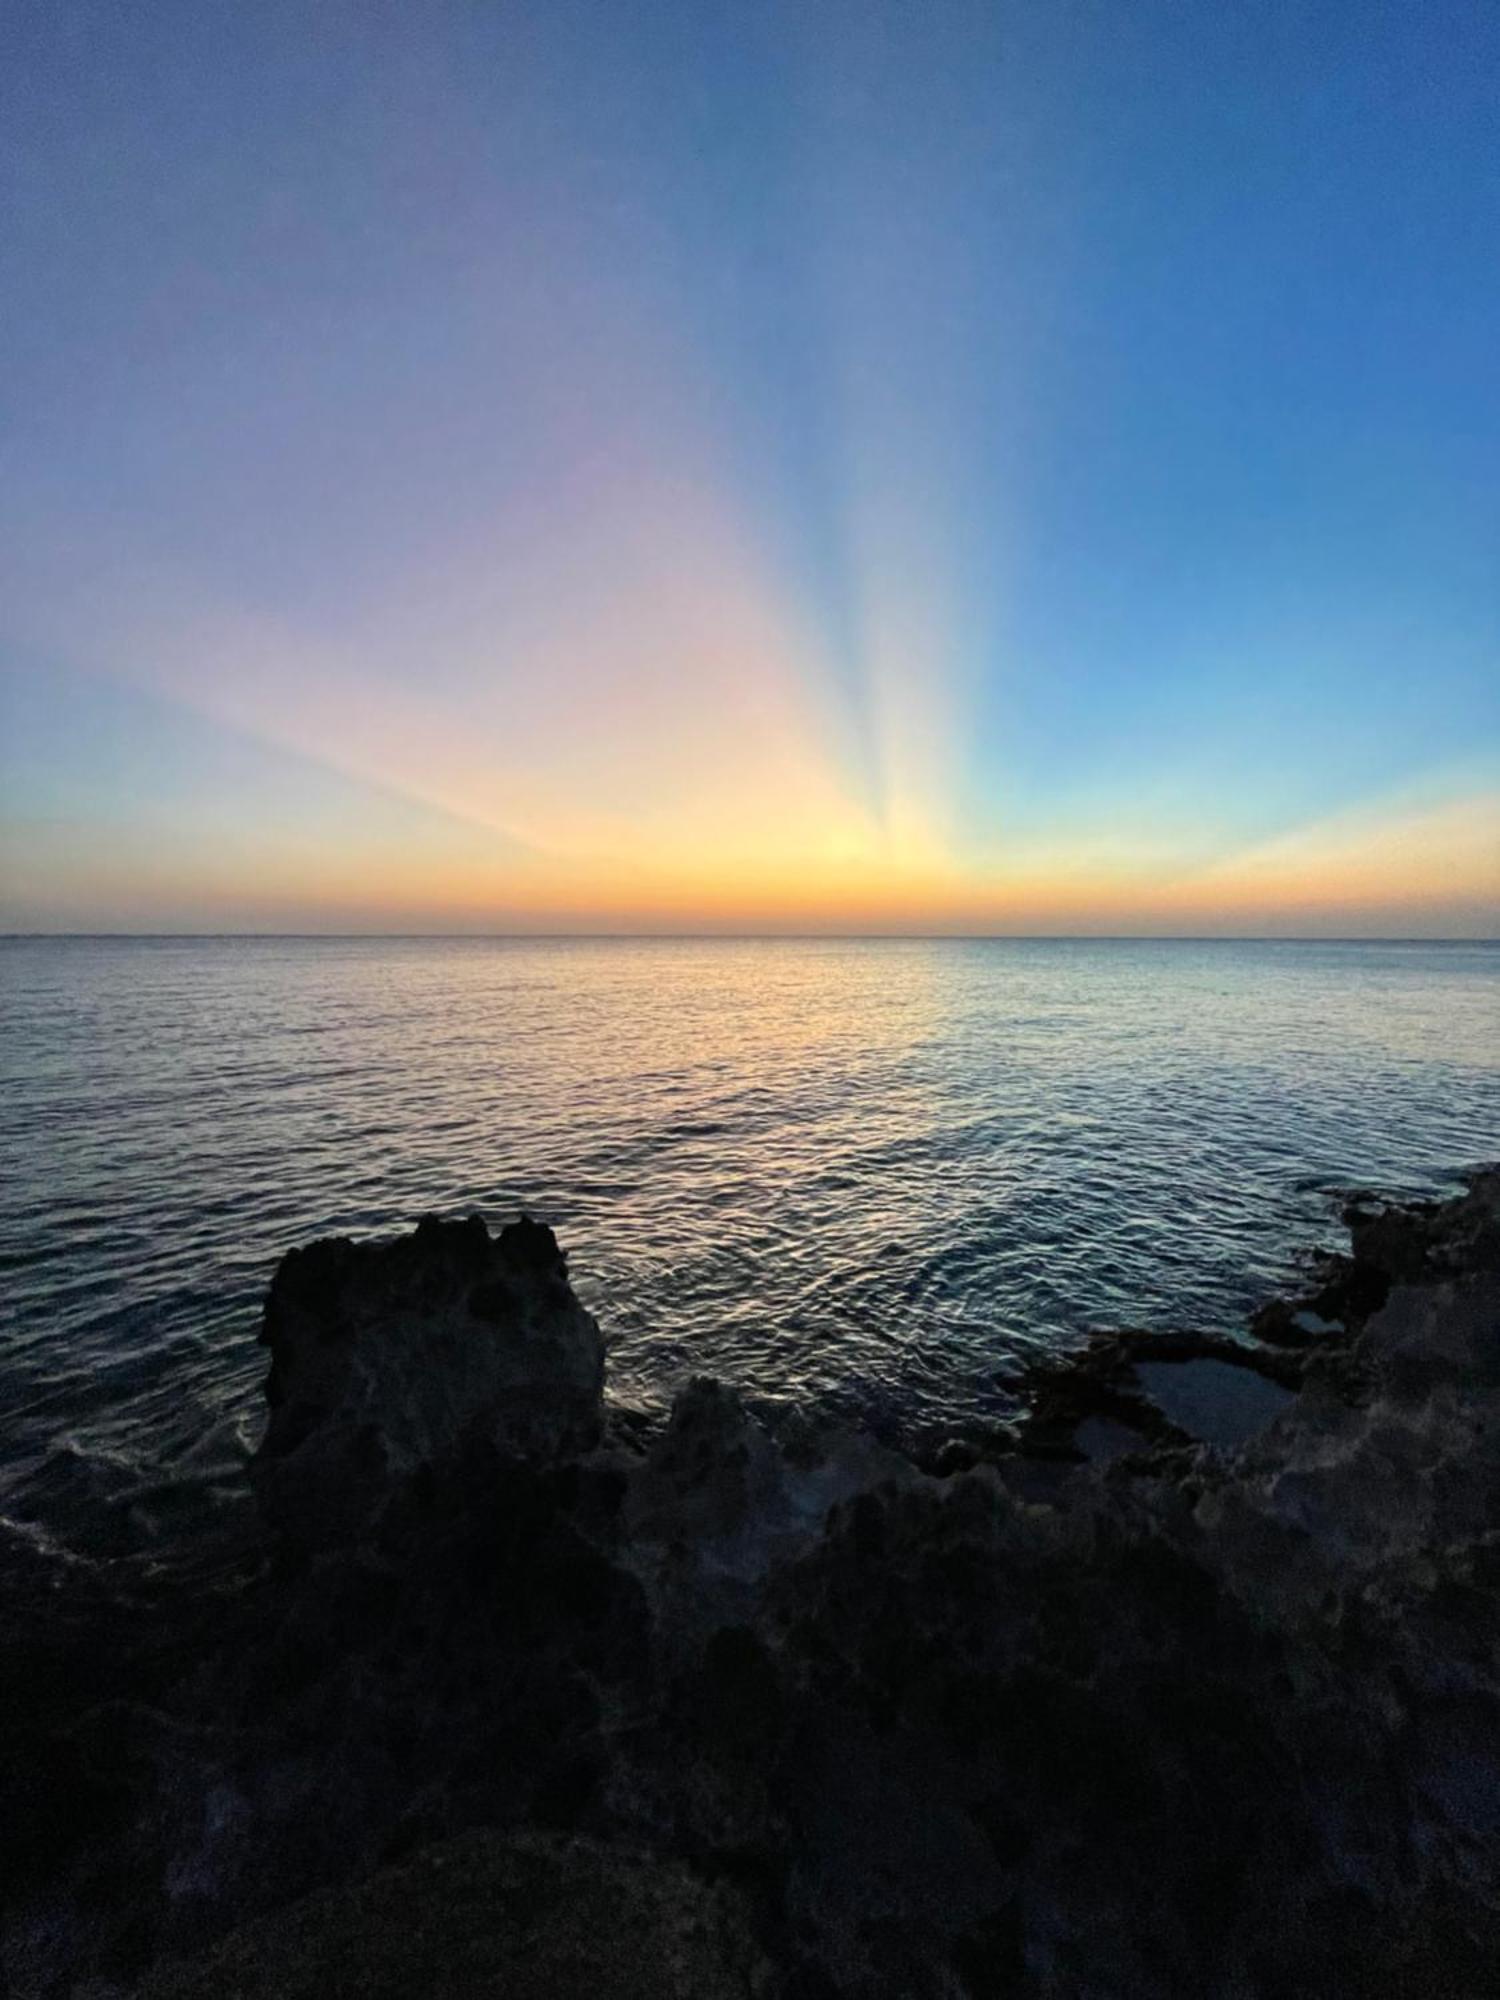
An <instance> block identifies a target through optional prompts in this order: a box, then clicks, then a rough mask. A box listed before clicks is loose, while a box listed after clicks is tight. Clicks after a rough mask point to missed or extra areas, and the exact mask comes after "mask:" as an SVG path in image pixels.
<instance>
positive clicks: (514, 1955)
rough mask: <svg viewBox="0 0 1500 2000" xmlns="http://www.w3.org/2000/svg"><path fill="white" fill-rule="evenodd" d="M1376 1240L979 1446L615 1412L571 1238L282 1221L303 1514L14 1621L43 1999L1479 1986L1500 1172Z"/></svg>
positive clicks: (275, 1353) (1163, 1992)
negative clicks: (384, 1233) (1263, 1304)
mask: <svg viewBox="0 0 1500 2000" xmlns="http://www.w3.org/2000/svg"><path fill="white" fill-rule="evenodd" d="M1350 1222H1351V1254H1350V1255H1349V1256H1348V1257H1346V1258H1343V1259H1330V1260H1327V1261H1325V1263H1324V1264H1323V1266H1322V1267H1321V1268H1320V1269H1319V1270H1318V1271H1317V1272H1316V1273H1315V1274H1314V1281H1313V1285H1312V1288H1311V1290H1310V1291H1309V1294H1308V1296H1307V1297H1306V1298H1303V1299H1298V1300H1290V1301H1286V1302H1284V1304H1282V1305H1280V1306H1278V1307H1277V1308H1276V1309H1274V1310H1272V1309H1268V1310H1267V1311H1266V1312H1265V1313H1263V1314H1262V1315H1261V1316H1260V1320H1259V1322H1258V1326H1259V1328H1260V1331H1261V1332H1262V1333H1263V1334H1264V1335H1265V1336H1266V1337H1265V1338H1254V1337H1248V1336H1247V1339H1246V1340H1245V1341H1242V1342H1233V1341H1224V1340H1221V1339H1204V1338H1200V1337H1199V1336H1196V1335H1190V1334H1181V1335H1177V1336H1172V1337H1167V1338H1161V1337H1155V1338H1153V1337H1152V1336H1150V1335H1147V1334H1145V1333H1127V1334H1122V1335H1113V1336H1104V1337H1101V1338H1100V1339H1099V1340H1097V1341H1096V1342H1094V1343H1093V1344H1092V1345H1091V1347H1090V1348H1089V1350H1088V1351H1087V1352H1086V1353H1085V1354H1084V1355H1082V1356H1081V1357H1080V1358H1079V1359H1078V1360H1077V1361H1075V1362H1073V1363H1071V1364H1067V1365H1064V1366H1061V1367H1052V1368H1049V1369H1048V1370H1046V1371H1045V1372H1044V1373H1042V1374H1041V1375H1040V1378H1039V1380H1038V1383H1037V1387H1036V1395H1035V1399H1034V1406H1033V1414H1032V1416H1031V1418H1030V1420H1029V1422H1028V1423H1027V1424H1026V1425H1024V1426H1022V1427H1021V1428H1020V1430H1019V1432H1018V1433H1016V1434H1014V1435H1009V1436H1007V1435H1003V1434H996V1435H994V1436H992V1437H991V1438H990V1439H989V1440H988V1441H986V1442H984V1443H983V1444H982V1445H962V1446H960V1445H958V1444H955V1446H954V1447H953V1449H951V1450H950V1451H947V1452H945V1453H944V1454H943V1455H942V1458H941V1461H940V1462H939V1463H938V1465H937V1466H936V1467H935V1468H934V1467H931V1466H928V1467H926V1468H923V1467H919V1466H918V1465H916V1464H914V1463H912V1462H911V1461H910V1460H908V1459H906V1458H904V1457H902V1456H901V1455H900V1454H897V1453H895V1452H893V1451H891V1450H889V1449H886V1448H884V1447H882V1446H879V1445H876V1444H874V1443H872V1442H871V1441H869V1440H867V1439H865V1438H862V1437H857V1436H851V1435H848V1434H833V1433H829V1434H827V1435H825V1436H818V1435H807V1434H805V1433H799V1434H798V1436H797V1439H796V1442H795V1443H784V1442H782V1441H780V1440H779V1439H778V1438H776V1437H773V1436H772V1435H771V1434H770V1433H769V1432H767V1431H766V1430H765V1429H764V1428H763V1427H762V1426H761V1425H760V1424H759V1423H758V1422H757V1421H756V1419H755V1417H754V1416H753V1415H752V1414H751V1413H750V1412H749V1411H748V1410H747V1409H746V1408H745V1406H744V1404H743V1403H742V1402H741V1400H740V1399H739V1397H738V1396H737V1395H736V1394H735V1393H734V1392H733V1390H732V1389H730V1388H728V1387H726V1386H725V1385H722V1384H718V1383H714V1382H710V1381H706V1380H701V1379H700V1380H696V1381H694V1382H692V1383H690V1384H688V1385H687V1386H686V1387H685V1389H684V1390H683V1392H682V1394H681V1396H680V1398H679V1400H678V1402H677V1405H676V1407H675V1409H674V1411H673V1414H672V1417H671V1419H670V1421H669V1423H668V1424H667V1425H666V1426H665V1428H664V1429H662V1430H661V1431H659V1432H658V1433H656V1434H654V1435H653V1434H649V1433H645V1432H641V1431H640V1430H639V1427H635V1426H631V1425H628V1424H625V1423H620V1422H613V1423H605V1422H603V1421H602V1409H601V1401H600V1393H601V1370H602V1355H603V1347H602V1342H601V1340H600V1336H599V1333H598V1330H597V1328H596V1327H595V1326H594V1324H593V1322H592V1321H591V1320H590V1319H589V1318H588V1316H587V1315H586V1314H585V1313H583V1312H582V1309H581V1308H580V1307H579V1306H578V1305H577V1302H576V1300H574V1298H573V1296H572V1293H571V1291H570V1289H569V1288H568V1285H567V1280H566V1272H565V1269H564V1267H563V1264H562V1260H561V1258H560V1256H559V1255H558V1253H557V1249H556V1245H555V1243H554V1241H553V1239H552V1238H551V1235H550V1233H549V1232H547V1231H545V1230H542V1229H540V1228H538V1227H536V1226H534V1225H529V1224H524V1225H517V1226H516V1227H515V1228H514V1229H512V1230H507V1231H505V1232H503V1233H502V1234H501V1236H500V1237H499V1238H498V1239H493V1240H492V1239H491V1238H490V1237H489V1236H488V1234H487V1233H486V1232H485V1230H484V1229H483V1226H482V1225H480V1224H478V1223H474V1222H470V1223H465V1224H424V1225H423V1226H422V1228H421V1229H420V1230H419V1231H418V1232H417V1233H416V1234H415V1235H414V1236H412V1237H409V1238H406V1239H404V1240H403V1241H402V1242H400V1243H397V1244H393V1245H386V1246H352V1245H349V1244H334V1245H320V1246H314V1248H313V1249H312V1250H311V1251H308V1252H303V1253H300V1254H299V1255H296V1256H293V1257H291V1258H289V1259H288V1260H287V1261H286V1262H285V1263H284V1264H283V1266H282V1269H281V1271H280V1272H279V1273H278V1275H277V1279H276V1282H275V1284H274V1285H273V1287H272V1291H271V1295H270V1298H269V1300H268V1304H267V1315H266V1339H267V1341H268V1343H269V1345H270V1347H271V1353H272V1376H271V1382H270V1385H269V1398H270V1402H271V1418H270V1423H269V1427H268V1431H267V1436H266V1441H265V1444H264V1446H263V1448H262V1451H261V1453H260V1455H259V1458H258V1460H257V1463H256V1467H255V1475H254V1477H255V1484H256V1489H257V1492H258V1495H259V1498H260V1502H261V1505H262V1508H263V1510H264V1517H265V1524H266V1525H265V1529H264V1533H263V1536H262V1538H261V1540H260V1541H259V1542H258V1543H256V1544H255V1545H254V1546H252V1547H250V1548H249V1549H246V1550H241V1551H239V1552H238V1553H236V1554H235V1555H234V1557H233V1558H232V1559H230V1558H228V1557H226V1560H225V1564H224V1567H223V1569H222V1572H220V1573H217V1574H215V1575H213V1576H206V1577H200V1578H198V1579H197V1581H196V1583H195V1584H194V1585H193V1586H192V1587H189V1584H188V1582H187V1581H186V1580H179V1581H178V1582H177V1583H176V1584H173V1585H171V1587H170V1588H169V1587H168V1585H167V1584H166V1583H163V1582H161V1580H157V1581H156V1582H155V1583H153V1582H151V1581H150V1580H149V1579H145V1578H143V1579H141V1580H140V1585H139V1590H140V1597H139V1602H138V1603H137V1604H136V1605H135V1606H134V1607H133V1608H132V1609H131V1610H130V1612H129V1615H126V1614H125V1613H123V1612H120V1611H117V1612H116V1613H115V1614H114V1617H115V1626H114V1632H115V1645H116V1657H114V1658H113V1659H112V1660H111V1661H110V1662H109V1664H108V1671H105V1670H104V1669H103V1668H102V1667H96V1666H91V1665H88V1664H87V1663H85V1664H84V1665H82V1666H80V1665H79V1664H78V1661H77V1659H76V1658H75V1656H74V1653H70V1652H69V1645H70V1644H71V1641H64V1640H58V1639H56V1638H55V1637H54V1638H52V1639H50V1640H49V1641H48V1643H49V1644H51V1646H52V1648H53V1650H52V1652H51V1653H47V1654H42V1653H36V1654H33V1653H28V1652H27V1651H26V1650H25V1648H24V1647H23V1648H21V1649H19V1650H15V1649H13V1651H12V1654H11V1655H10V1659H9V1666H8V1672H9V1675H10V1685H11V1687H12V1689H13V1690H19V1691H20V1694H21V1697H22V1701H23V1704H29V1705H30V1708H31V1711H32V1713H33V1715H34V1716H35V1717H37V1718H40V1721H41V1724H42V1726H41V1727H39V1728H37V1729H33V1730H32V1731H31V1732H30V1734H29V1735H27V1736H26V1737H25V1738H24V1740H23V1739H21V1738H16V1739H15V1742H14V1743H13V1744H12V1755H13V1758H14V1759H15V1760H17V1761H19V1762H20V1764H21V1765H22V1767H23V1768H22V1770H21V1779H22V1787H21V1790H20V1791H18V1792H17V1793H15V1794H14V1795H15V1796H17V1797H22V1798H24V1799H26V1800H29V1801H31V1802H33V1805H35V1804H36V1802H38V1801H41V1800H44V1799H45V1800H47V1801H48V1802H49V1815H50V1816H48V1817H47V1820H46V1829H47V1831H46V1839H45V1841H44V1842H43V1843H41V1845H40V1847H36V1844H35V1843H33V1844H32V1845H33V1847H36V1851H35V1852H31V1853H28V1850H27V1843H26V1841H25V1839H24V1838H22V1839H19V1840H16V1841H14V1842H13V1845H12V1852H11V1856H10V1858H11V1862H12V1866H11V1869H10V1873H9V1879H8V1882H7V1892H6V1893H7V1903H8V1909H7V1920H6V1927H5V1931H4V1959H3V1963H4V1967H5V1972H6V1976H7V1979H8V1981H9V1990H10V1991H13V1992H16V1993H24V1994H30V1993H35V1994H47V1995H51V1994H64V1993H67V1992H69V1991H70V1988H71V1985H72V1982H74V1981H75V1980H81V1979H83V1978H84V1977H86V1976H87V1977H90V1978H92V1980H93V1981H94V1982H95V1983H94V1985H93V1986H92V1988H91V1989H89V1991H90V1993H91V1995H92V1996H96V2000H105V1996H109V1995H119V1994H123V1993H125V1992H128V1991H131V1990H133V1988H134V1985H135V1983H136V1982H137V1981H138V1980H140V1979H141V1978H142V1977H143V1976H148V1975H149V1979H148V1984H147V1986H146V1987H145V1988H144V1989H143V1991H144V1992H145V1993H146V1994H149V1995H152V1996H156V2000H166V1996H168V1995H178V1994H181V1995H184V1996H186V1995H188V1994H192V1993H198V1992H203V1993H207V1992H209V1991H210V1990H211V1991H213V1992H214V1993H215V1994H218V1995H225V1996H230V1995H234V1994H237V1993H238V1994H243V1995H246V1996H250V1995H257V1996H258V1995H263V1994H264V1995H269V1994H270V1993H272V1992H275V1993H287V1994H294V1993H303V1992H306V1993H309V1994H311V1993H313V1992H332V1991H339V1990H348V1991H354V1990H356V1988H357V1989H358V1990H360V1991H374V1992H380V1991H385V1990H392V1991H394V1990H399V1988H400V1987H401V1984H402V1981H403V1980H404V1981H405V1983H406V1987H407V1990H416V1989H417V1988H418V1987H420V1988H421V1989H422V1990H448V1991H463V1992H475V1993H479V1992H484V1993H496V1994H500V1993H505V1994H514V1993H524V1992H529V1991H532V1990H536V1991H538V1992H540V1991H542V1990H555V1991H558V1992H568V1991H573V1990H578V1991H580V1992H581V1991H582V1990H583V1989H584V1987H585V1986H586V1987H587V1988H588V1989H589V1991H590V1992H591V1993H592V1994H594V1995H597V1996H598V2000H610V1996H620V2000H623V1996H625V1995H634V1994H636V1993H638V1992H641V1991H647V1990H651V1988H650V1984H649V1982H650V1979H651V1976H652V1973H651V1968H652V1966H653V1965H656V1966H657V1968H658V1972H659V1981H660V1983H659V1986H658V1989H657V1990H660V1991H662V1992H664V1993H672V1992H676V1991H679V1990H680V1991H684V1992H686V1991H702V1992H704V1993H706V1994H717V1993H720V1992H723V1993H736V1994H738V1993H744V1994H747V1995H752V1994H753V1995H757V1996H767V2000H769V1996H775V1995H784V1996H786V2000H830V1996H841V1995H848V1996H857V1997H858V2000H887V1996H889V2000H897V1997H898V1996H899V2000H908V1997H910V2000H925V1997H926V1996H931V2000H964V1996H973V1997H974V2000H978V1996H989V1995H1016V1996H1023V2000H1061V1996H1070V1997H1071V1996H1080V2000H1084V1997H1085V1996H1086V1997H1087V2000H1094V1996H1098V2000H1135V1996H1163V2000H1166V1996H1174V2000H1175V1996H1179V1995H1181V1996H1184V2000H1186V1997H1187V1996H1191V2000H1282V1996H1287V1995H1300V1994H1304V1993H1306V1994H1324V1993H1350V1994H1361V1995H1383V1996H1390V2000H1396V1996H1402V2000H1406V1996H1411V1995H1427V1994H1433V1995H1437V1994H1442V1995H1445V1996H1460V1997H1462V1996H1469V1995H1479V1994H1487V1993H1489V1992H1490V1991H1492V1990H1493V1972H1494V1966H1495V1964H1496V1963H1497V1962H1500V1174H1489V1175H1482V1176H1478V1177H1476V1179H1475V1181H1474V1183H1473V1186H1472V1188H1471V1190H1470V1192H1469V1193H1468V1194H1467V1195H1465V1196H1464V1197H1463V1198H1462V1199H1460V1200H1458V1201H1455V1202H1451V1203H1447V1204H1419V1205H1415V1206H1413V1207H1410V1208H1403V1209H1393V1210H1389V1211H1383V1212H1377V1211H1376V1210H1375V1209H1374V1207H1373V1205H1371V1204H1368V1203H1365V1204H1360V1205H1357V1206H1356V1207H1354V1208H1353V1209H1352V1210H1351V1214H1350ZM1227 1405H1228V1406H1232V1407H1231V1409H1230V1415H1231V1416H1232V1418H1233V1422H1232V1423H1229V1424H1228V1427H1227V1429H1226V1421H1225V1410H1226V1406H1227ZM1205 1410H1206V1418H1207V1421H1206V1422H1205ZM1205 1431H1207V1432H1208V1433H1209V1434H1208V1435H1205ZM1091 1441H1092V1445H1093V1447H1095V1448H1091ZM1101 1441H1104V1442H1107V1444H1108V1446H1109V1448H1108V1449H1103V1448H1097V1447H1098V1446H1099V1445H1100V1443H1101ZM28 1573H29V1572H28ZM153 1590H155V1591H156V1593H157V1594H156V1596H155V1598H153V1596H152V1591H153ZM174 1592H175V1593H176V1594H175V1595H174V1594H173V1593H174ZM37 1616H38V1620H39V1621H40V1622H39V1623H38V1630H39V1631H40V1630H42V1629H43V1626H44V1624H45V1620H42V1618H41V1613H40V1611H38V1613H37ZM28 1629H29V1628H28ZM48 1629H50V1628H48ZM27 1643H28V1644H29V1643H30V1642H29V1641H28V1642H27ZM40 1643H41V1642H40V1640H39V1641H38V1644H40ZM70 1661H71V1662H72V1664H71V1666H70V1665H69V1662H70ZM65 1670H66V1671H69V1672H72V1673H73V1674H74V1675H75V1677H76V1678H75V1681H73V1682H66V1680H65ZM60 1675H63V1676H64V1678H63V1679H60V1678H59V1676H60ZM28 1676H29V1677H28ZM53 1685H58V1686H64V1685H65V1686H66V1687H68V1688H71V1689H72V1692H71V1693H68V1694H67V1695H66V1698H64V1696H62V1695H60V1696H58V1698H57V1699H56V1700H55V1701H52V1702H51V1703H50V1706H49V1703H48V1699H47V1695H46V1690H47V1688H48V1687H49V1686H53ZM6 1740H7V1741H8V1742H9V1741H10V1740H11V1739H9V1738H7V1739H6ZM28 1759H29V1760H30V1761H29V1762H28V1761H27V1760H28ZM69 1802H71V1805H72V1807H73V1808H75V1809H74V1810H69V1809H68V1808H69ZM455 1843H456V1844H455ZM153 1965H154V1966H155V1967H156V1970H155V1972H154V1973H153V1972H152V1971H151V1968H152V1967H153ZM548 1968H551V1971H550V1974H549V1973H548ZM548 1977H551V1979H552V1986H551V1988H550V1989H549V1988H548V1987H547V1983H546V1982H547V1978H548ZM528 1979H530V1980H531V1982H532V1983H531V1984H530V1985H528V1984H527V1983H526V1982H527V1980H528ZM331 1980H333V1981H335V1982H336V1983H332V1984H331V1983H330V1981H331ZM643 1980H645V1981H646V1982H647V1983H646V1984H645V1985H644V1986H643V1984H642V1981H643ZM382 1981H385V1984H384V1985H382V1984H381V1982H382ZM392 1981H394V1982H395V1984H394V1985H393V1984H392ZM539 1981H540V1982H541V1983H540V1984H539V1983H538V1982H539ZM570 1981H571V1982H572V1983H571V1984H570V1983H569V1982H570ZM674 1981H675V1982H676V1983H675V1984H674V1983H673V1982H674Z"/></svg>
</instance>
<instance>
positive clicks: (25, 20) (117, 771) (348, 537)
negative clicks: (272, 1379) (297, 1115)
mask: <svg viewBox="0 0 1500 2000" xmlns="http://www.w3.org/2000/svg"><path fill="white" fill-rule="evenodd" d="M0 173H3V183H4V184H3V189H0V297H3V299H4V301H5V306H4V310H3V312H0V404H3V407H0V929H7V930H178V929H182V930H335V931H343V930H355V931H360V930H386V929H400V930H448V929H453V930H481V931H482V930H572V929H582V930H594V929H602V930H613V929H647V930H678V929H682V930H695V929H707V930H739V929H757V930H762V929H763V930H824V929H828V930H837V931H861V930H914V931H947V930H960V931H991V930H993V931H1026V932H1037V931H1105V932H1135V931H1146V932H1154V931H1163V932H1171V933H1178V932H1197V931H1209V932H1236V933H1289V934H1299V933H1333V934H1340V935H1347V934H1371V933H1376V934H1379V933H1395V934H1398V935H1419V934H1426V935H1471V936H1472V935H1493V934H1495V933H1496V932H1497V931H1500V9H1497V8H1496V6H1495V5H1494V0H1458V4H1450V0H1392V4H1381V0H1351V4H1340V0H1307V4H1268V0H1253V4H1252V0H1175V4H1156V3H1155V0H1146V4H1126V0H1109V4H1102V3H1101V4H1089V0H1076V4H1042V0H1028V4H999V5H979V4H968V0H964V4H959V3H958V0H920V4H919V0H908V4H904V5H891V4H882V0H870V4H863V5H855V4H828V0H795V3H794V4H785V5H781V4H776V0H754V4H741V0H727V4H724V3H723V0H712V4H688V0H675V4H670V5H668V4H654V0H614V4H607V3H606V0H596V4H590V5H583V4H578V0H545V4H541V0H536V4H529V5H525V6H520V5H509V4H504V0H495V4H489V5H481V4H474V0H471V3H470V4H466V5H452V6H445V5H442V4H432V5H426V4H424V5H414V6H402V5H394V4H391V5H373V4H369V5H348V6H346V5H341V4H338V0H330V4H323V5H318V6H316V7H314V6H309V5H306V4H285V5H283V4H276V0H268V3H267V4H256V5H244V4H237V5H232V6H229V5H218V4H214V0H192V4H188V5H182V6H177V5H173V4H168V3H167V0H153V4H150V5H145V6H131V5H125V4H113V5H102V4H97V0H77V4H59V0H12V4H10V5H8V6H7V7H6V8H5V9H4V12H3V16H0Z"/></svg>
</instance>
